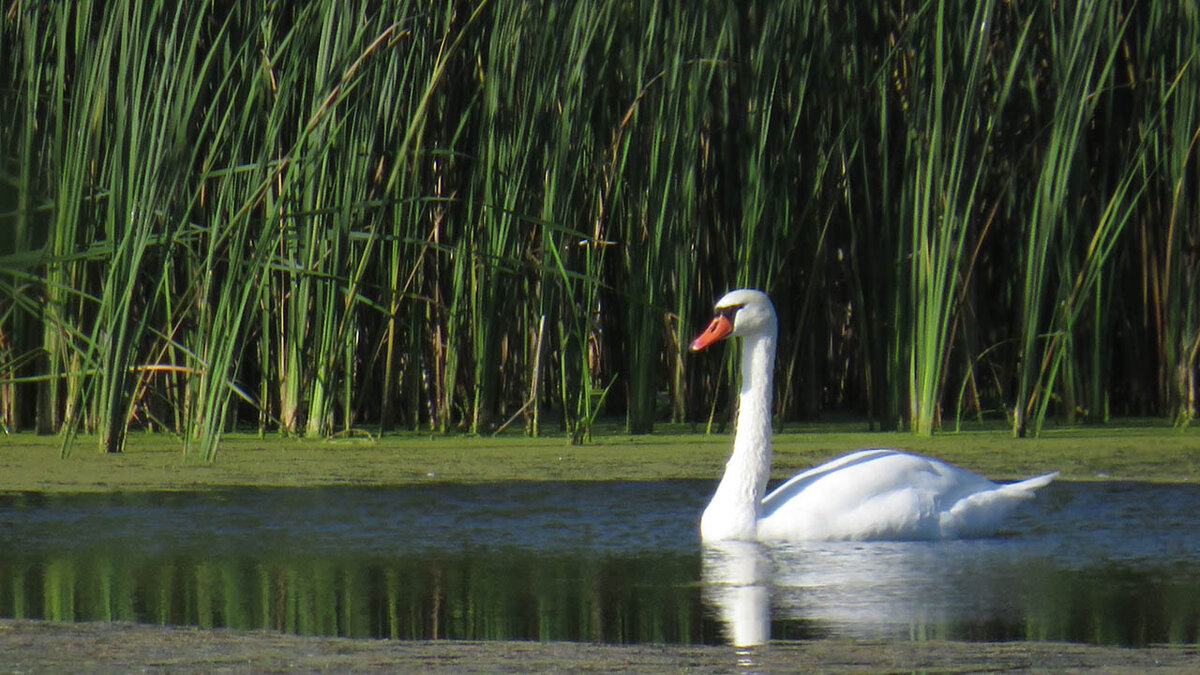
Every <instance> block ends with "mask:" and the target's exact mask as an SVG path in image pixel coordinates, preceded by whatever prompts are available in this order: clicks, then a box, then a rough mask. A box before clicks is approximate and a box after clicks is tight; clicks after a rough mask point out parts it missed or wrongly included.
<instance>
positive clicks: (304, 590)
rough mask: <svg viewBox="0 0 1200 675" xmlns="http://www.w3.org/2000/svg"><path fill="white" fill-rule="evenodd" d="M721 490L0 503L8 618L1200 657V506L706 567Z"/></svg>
mask: <svg viewBox="0 0 1200 675" xmlns="http://www.w3.org/2000/svg"><path fill="white" fill-rule="evenodd" d="M713 487H714V483H713V482H712V481H664V482H651V483H587V482H584V483H549V482H547V483H540V482H520V483H503V484H487V485H428V486H413V487H396V488H353V487H339V488H321V489H312V488H305V489H238V490H226V491H216V492H196V493H187V492H183V493H180V492H172V493H149V494H146V493H137V494H87V495H43V494H29V493H16V494H13V493H9V494H3V495H0V616H5V617H24V618H46V619H54V620H63V621H91V620H128V621H138V622H145V623H159V624H176V625H196V626H204V627H218V626H228V627H234V628H240V629H254V628H268V629H277V630H284V631H289V632H296V633H303V634H323V635H346V636H353V637H392V638H461V639H540V640H588V641H601V642H612V643H631V642H671V643H721V642H725V641H728V640H731V639H732V640H734V641H735V642H737V641H742V642H747V643H753V642H754V641H755V640H756V638H755V636H756V635H757V636H769V637H772V638H775V639H780V638H787V639H796V638H819V637H831V636H855V637H868V638H870V637H900V638H902V639H917V640H919V639H932V638H941V639H956V640H989V641H991V640H1025V639H1032V640H1067V641H1075V642H1088V643H1096V644H1115V645H1146V644H1154V643H1174V644H1183V643H1190V644H1195V643H1197V642H1200V486H1197V485H1154V484H1139V483H1067V482H1056V483H1054V484H1052V485H1050V486H1049V487H1048V488H1046V489H1044V490H1043V491H1041V492H1040V493H1039V496H1038V498H1037V499H1036V500H1034V501H1032V502H1030V503H1028V504H1026V505H1024V506H1023V507H1022V508H1021V509H1020V510H1019V511H1018V512H1017V514H1016V515H1015V517H1013V518H1012V519H1011V520H1010V521H1009V523H1008V527H1007V529H1006V530H1005V531H1004V532H1002V533H1001V535H1000V536H997V537H993V538H988V539H977V540H964V541H947V542H885V543H861V542H860V543H856V542H844V543H820V544H796V545H784V546H769V547H768V546H760V545H756V544H749V545H732V546H725V547H720V548H713V547H701V545H700V542H699V537H698V534H697V522H698V519H699V514H700V511H701V510H702V509H703V507H704V505H705V503H706V502H707V500H708V497H709V495H710V492H711V490H712V489H713Z"/></svg>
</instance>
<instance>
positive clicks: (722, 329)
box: [692, 314, 733, 352]
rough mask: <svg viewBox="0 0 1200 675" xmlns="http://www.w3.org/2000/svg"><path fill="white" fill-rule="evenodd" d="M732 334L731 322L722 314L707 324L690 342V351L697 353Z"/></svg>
mask: <svg viewBox="0 0 1200 675" xmlns="http://www.w3.org/2000/svg"><path fill="white" fill-rule="evenodd" d="M732 332H733V322H732V321H730V320H729V317H727V316H725V315H724V314H718V315H716V316H714V317H713V320H712V321H710V322H709V323H708V328H705V329H704V332H703V333H701V334H699V335H697V336H696V339H695V340H692V351H694V352H698V351H700V350H701V349H704V348H705V347H707V346H709V345H711V344H712V343H714V342H716V341H717V340H720V339H723V338H727V337H729V334H730V333H732Z"/></svg>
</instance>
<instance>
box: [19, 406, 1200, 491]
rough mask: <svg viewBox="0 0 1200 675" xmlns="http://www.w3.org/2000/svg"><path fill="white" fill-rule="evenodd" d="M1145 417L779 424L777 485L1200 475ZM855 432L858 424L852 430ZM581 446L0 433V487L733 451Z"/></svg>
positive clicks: (353, 474)
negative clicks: (65, 451)
mask: <svg viewBox="0 0 1200 675" xmlns="http://www.w3.org/2000/svg"><path fill="white" fill-rule="evenodd" d="M1154 423H1155V421H1149V420H1148V421H1139V420H1130V421H1129V422H1128V423H1127V424H1125V425H1119V424H1114V425H1111V426H1104V427H1089V428H1063V429H1047V430H1045V431H1044V432H1043V433H1042V434H1041V436H1039V437H1038V438H1032V439H1019V440H1014V439H1012V438H1011V436H1010V435H1009V433H1008V431H1007V430H1006V429H1002V428H996V429H981V430H971V431H963V432H957V433H943V434H938V435H935V436H933V437H918V436H914V435H912V434H908V433H904V432H878V431H860V430H855V427H854V426H852V425H850V424H831V425H821V426H817V425H806V426H797V425H788V426H785V427H784V428H783V429H782V430H781V431H779V432H778V433H777V434H776V436H775V441H774V444H775V461H774V463H773V467H772V477H773V479H776V480H778V479H783V478H787V477H789V476H791V475H793V474H794V473H796V472H797V471H799V470H801V469H803V468H806V467H808V466H811V465H813V464H816V463H818V462H820V461H823V460H825V459H828V458H830V457H833V456H836V455H839V454H842V453H844V452H848V451H850V450H853V449H857V448H866V447H897V448H902V449H905V450H911V451H914V452H919V453H923V454H928V455H933V456H936V457H939V458H942V459H945V460H946V461H949V462H951V463H953V464H957V465H959V466H963V467H965V468H969V469H971V470H973V471H976V472H978V473H981V474H983V475H986V476H988V477H989V478H992V479H995V480H1000V481H1007V480H1015V479H1019V478H1025V477H1028V476H1030V475H1034V474H1038V473H1043V472H1048V471H1054V470H1057V471H1061V472H1062V475H1061V476H1060V478H1059V480H1139V481H1156V482H1186V483H1195V482H1200V429H1196V428H1193V429H1190V430H1186V431H1175V430H1171V429H1165V428H1163V427H1161V426H1156V425H1154ZM860 428H861V427H860ZM611 432H612V433H598V434H597V435H596V436H595V438H594V439H593V441H592V442H591V443H589V444H587V445H570V444H568V443H567V439H566V438H565V437H564V436H559V437H544V438H537V439H531V438H527V437H525V436H524V435H522V434H520V433H511V434H505V435H498V436H492V437H477V436H467V435H453V434H452V435H442V434H429V433H414V432H402V433H394V434H389V435H386V436H383V437H381V438H362V437H356V438H348V439H345V440H327V441H315V440H298V439H285V438H279V437H277V436H267V437H259V436H258V435H257V434H252V433H233V434H228V435H226V437H225V439H224V440H223V441H222V449H221V456H220V458H219V459H218V460H217V461H215V462H206V461H201V460H199V459H197V458H195V457H190V456H188V455H186V454H184V453H182V452H180V449H179V448H180V446H181V442H180V441H178V439H175V438H174V437H172V436H170V435H167V434H150V433H145V434H141V433H138V434H131V435H130V437H129V439H128V442H127V445H126V450H125V452H123V453H119V454H112V453H97V452H79V453H73V454H72V455H70V456H69V457H67V458H60V456H59V454H58V439H57V438H55V437H53V436H37V435H34V434H31V433H21V434H12V435H8V436H3V437H0V492H25V491H34V492H81V491H82V492H95V491H102V492H103V491H127V490H146V491H153V490H209V489H228V488H239V487H320V486H337V485H358V486H384V485H405V484H421V483H429V482H457V483H477V482H490V481H512V480H563V481H570V480H627V481H645V480H672V479H684V480H712V481H713V482H714V484H715V482H716V481H717V479H718V478H719V477H720V472H721V469H722V467H723V465H724V463H725V461H726V459H727V458H728V455H729V444H730V439H729V435H728V434H727V433H713V434H702V433H698V432H696V431H694V430H693V428H692V427H691V426H690V425H660V431H659V432H657V433H655V434H652V435H636V436H635V435H629V434H624V433H621V432H620V431H619V424H617V423H614V424H613V428H612V429H611Z"/></svg>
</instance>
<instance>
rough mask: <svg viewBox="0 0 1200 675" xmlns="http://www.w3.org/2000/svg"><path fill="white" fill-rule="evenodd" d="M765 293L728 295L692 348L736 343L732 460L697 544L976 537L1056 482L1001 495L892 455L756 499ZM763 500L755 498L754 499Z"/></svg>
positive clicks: (846, 460) (764, 473)
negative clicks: (738, 368) (738, 381)
mask: <svg viewBox="0 0 1200 675" xmlns="http://www.w3.org/2000/svg"><path fill="white" fill-rule="evenodd" d="M777 332H778V331H777V328H776V320H775V308H774V306H773V305H772V304H771V300H770V299H769V298H768V297H767V296H766V294H765V293H763V292H761V291H756V290H750V289H741V290H736V291H730V292H729V293H727V294H726V295H725V296H724V297H722V298H721V299H720V300H718V301H717V304H716V316H714V317H713V319H712V321H711V322H710V323H709V324H708V327H707V328H705V329H704V332H703V333H701V334H700V335H699V336H697V337H696V339H695V340H693V341H692V344H691V348H692V351H700V350H702V349H704V348H705V347H708V346H709V345H711V344H712V343H714V342H716V341H718V340H721V339H723V338H725V337H728V336H731V335H738V336H741V338H742V341H743V342H742V387H741V391H740V393H739V395H738V413H737V427H736V430H735V432H734V440H733V454H732V456H731V457H730V458H729V462H728V463H727V464H726V465H725V475H724V477H722V478H721V482H720V484H718V485H717V490H716V492H715V493H714V494H713V498H712V501H711V502H709V504H708V507H707V508H706V509H705V510H704V515H703V516H701V518H700V538H701V540H703V541H708V542H711V541H719V540H729V539H740V540H754V539H757V540H761V541H797V540H806V539H807V540H812V539H953V538H957V537H981V536H987V535H990V534H992V533H994V532H995V531H996V528H997V526H998V525H999V524H1000V521H1001V520H1003V519H1004V517H1005V516H1007V515H1008V514H1009V512H1010V511H1012V510H1013V508H1015V507H1016V505H1017V504H1019V503H1020V502H1022V501H1024V500H1026V499H1029V498H1030V497H1032V496H1033V492H1034V490H1036V489H1037V488H1040V487H1043V486H1045V485H1047V484H1048V483H1049V482H1050V481H1051V480H1053V479H1054V477H1055V476H1057V475H1058V472H1057V471H1056V472H1054V473H1048V474H1045V475H1043V476H1037V477H1034V478H1029V479H1026V480H1023V481H1021V482H1019V483H1012V484H1008V485H1001V484H997V483H993V482H992V481H990V480H988V479H986V478H984V477H983V476H980V475H978V474H975V473H972V472H970V471H967V470H965V469H960V468H958V467H955V466H951V465H949V464H946V463H945V462H942V461H939V460H936V459H931V458H929V457H922V456H920V455H913V454H909V453H906V452H900V451H898V450H889V449H873V450H860V451H858V452H852V453H850V454H848V455H845V456H842V457H839V458H837V459H834V460H831V461H829V462H826V463H825V464H822V465H820V466H817V467H813V468H811V469H808V470H807V471H804V472H802V473H800V474H798V475H796V476H795V477H793V478H792V479H791V480H789V481H787V482H786V483H784V484H783V485H780V486H779V487H778V488H776V489H775V490H774V491H772V492H771V494H769V495H768V494H766V489H767V479H768V477H769V475H770V471H771V377H772V370H773V369H774V366H775V341H776V336H777ZM764 495H765V496H764Z"/></svg>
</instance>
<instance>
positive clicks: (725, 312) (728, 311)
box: [717, 305, 745, 323]
mask: <svg viewBox="0 0 1200 675" xmlns="http://www.w3.org/2000/svg"><path fill="white" fill-rule="evenodd" d="M744 306H745V305H730V306H729V307H718V308H717V316H723V317H725V318H726V319H729V322H730V323H733V317H734V315H735V314H737V313H738V310H739V309H741V308H742V307H744Z"/></svg>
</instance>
